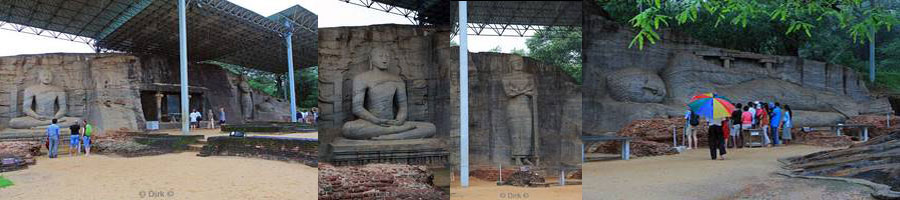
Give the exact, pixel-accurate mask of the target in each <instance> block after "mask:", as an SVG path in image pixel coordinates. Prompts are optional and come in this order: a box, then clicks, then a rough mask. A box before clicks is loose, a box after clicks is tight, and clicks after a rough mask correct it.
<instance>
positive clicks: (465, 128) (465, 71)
mask: <svg viewBox="0 0 900 200" xmlns="http://www.w3.org/2000/svg"><path fill="white" fill-rule="evenodd" d="M466 8H467V6H466V1H459V9H458V10H459V13H458V17H459V20H458V21H457V25H456V26H457V29H458V30H459V33H457V35H458V36H459V174H460V182H461V185H462V187H464V188H465V187H469V49H468V42H469V41H468V39H467V38H466V35H467V31H466V25H467V24H469V22H468V21H469V20H468V19H467V18H468V16H467V15H468V11H467V9H466Z"/></svg>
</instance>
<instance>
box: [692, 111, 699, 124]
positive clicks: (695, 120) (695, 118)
mask: <svg viewBox="0 0 900 200" xmlns="http://www.w3.org/2000/svg"><path fill="white" fill-rule="evenodd" d="M697 125H700V116H699V115H697V114H694V112H691V126H697Z"/></svg>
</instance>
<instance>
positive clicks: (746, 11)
mask: <svg viewBox="0 0 900 200" xmlns="http://www.w3.org/2000/svg"><path fill="white" fill-rule="evenodd" d="M600 2H601V3H602V4H608V3H616V4H617V3H623V2H626V1H616V0H613V1H608V0H600ZM870 2H871V1H863V0H785V1H752V0H718V1H709V0H681V1H663V0H637V4H638V8H640V9H642V10H641V11H640V12H638V14H637V15H635V16H634V17H633V18H631V19H630V20H629V23H630V24H631V25H633V26H634V27H635V28H637V29H638V30H639V32H638V33H637V34H636V36H635V37H634V39H633V40H632V41H631V45H632V46H634V45H637V46H638V48H643V46H644V43H645V41H647V42H649V43H651V44H653V43H655V42H656V41H657V40H659V39H660V37H659V34H658V33H656V30H658V29H659V28H660V25H662V26H668V25H669V22H671V21H675V22H677V23H678V24H685V23H695V22H698V21H707V22H708V21H711V19H712V20H714V23H713V27H716V28H718V27H719V25H720V24H722V23H728V24H731V25H734V26H740V27H747V26H748V24H752V23H753V22H754V21H759V20H768V21H778V22H780V23H783V25H784V27H783V29H784V31H783V33H784V34H785V35H791V34H804V35H805V36H806V37H812V35H813V33H814V32H813V30H814V28H815V27H816V24H820V22H822V21H823V20H833V21H835V22H837V24H838V27H839V29H840V30H843V31H846V33H847V34H848V35H849V36H850V38H852V40H853V41H854V42H861V41H862V39H864V38H865V39H868V40H873V39H874V35H873V34H874V33H875V32H877V31H878V30H890V29H891V27H893V26H894V25H896V24H898V23H900V21H898V19H897V17H896V15H895V14H894V11H893V10H889V9H885V8H884V7H880V6H873V5H872V4H871V3H870ZM701 13H705V14H707V15H709V16H712V17H711V18H705V19H704V18H700V15H701Z"/></svg>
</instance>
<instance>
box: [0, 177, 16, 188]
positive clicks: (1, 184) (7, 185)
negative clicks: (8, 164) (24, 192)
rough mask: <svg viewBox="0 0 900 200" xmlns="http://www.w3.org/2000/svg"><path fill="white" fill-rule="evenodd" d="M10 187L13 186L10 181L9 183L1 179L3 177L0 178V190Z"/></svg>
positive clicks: (7, 180)
mask: <svg viewBox="0 0 900 200" xmlns="http://www.w3.org/2000/svg"><path fill="white" fill-rule="evenodd" d="M12 185H13V182H12V181H10V180H9V179H6V178H3V176H0V188H5V187H9V186H12Z"/></svg>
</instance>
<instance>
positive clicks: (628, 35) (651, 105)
mask: <svg viewBox="0 0 900 200" xmlns="http://www.w3.org/2000/svg"><path fill="white" fill-rule="evenodd" d="M585 19H586V20H585V24H584V31H585V34H584V35H585V40H586V41H585V46H584V56H585V61H584V66H586V67H585V68H584V83H585V84H584V86H583V87H584V91H585V96H586V98H587V99H585V101H584V102H585V104H584V106H585V111H584V113H585V122H586V123H587V124H586V126H587V127H585V131H586V132H587V133H588V134H604V133H607V132H616V131H620V129H622V128H623V127H624V126H626V125H627V124H628V123H631V122H632V121H634V120H641V119H652V118H680V117H683V116H684V112H685V110H686V109H687V108H686V103H688V100H689V98H690V97H691V96H693V95H696V94H698V93H704V92H717V93H719V94H721V95H724V96H726V97H728V98H729V99H731V100H732V101H733V102H734V103H743V104H746V102H749V101H757V100H759V101H764V102H780V103H781V104H787V105H790V106H791V108H792V109H793V110H794V112H795V113H796V116H795V117H796V118H795V120H794V127H804V126H827V125H833V124H834V123H837V122H840V121H844V120H846V119H847V118H848V117H852V116H858V115H867V114H885V113H887V112H890V107H891V106H890V105H891V104H890V102H888V100H887V99H886V98H877V97H875V96H873V95H871V94H870V93H869V91H868V90H867V89H866V87H865V84H864V83H863V82H861V81H859V80H860V79H859V77H858V75H857V74H856V73H854V72H853V70H852V69H849V68H846V67H844V66H840V65H834V64H827V63H823V62H818V61H812V60H804V59H800V58H798V57H791V56H773V55H762V54H755V53H749V52H741V51H736V50H729V49H722V48H716V47H711V46H705V45H702V44H700V43H699V42H697V41H696V40H693V39H690V38H687V37H684V36H683V35H679V34H677V33H676V32H673V31H670V30H663V31H660V35H661V38H662V39H661V41H660V42H658V43H657V44H654V45H649V46H645V47H644V48H643V49H638V48H630V47H629V45H630V41H631V39H632V37H633V36H634V35H635V34H636V31H635V30H632V29H630V28H629V27H628V26H625V25H622V24H618V23H616V22H614V21H612V20H609V19H606V18H605V17H603V16H599V15H588V16H586V18H585ZM611 113H616V114H611Z"/></svg>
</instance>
